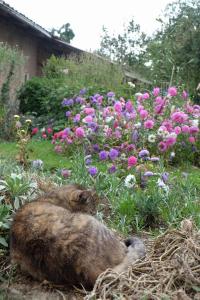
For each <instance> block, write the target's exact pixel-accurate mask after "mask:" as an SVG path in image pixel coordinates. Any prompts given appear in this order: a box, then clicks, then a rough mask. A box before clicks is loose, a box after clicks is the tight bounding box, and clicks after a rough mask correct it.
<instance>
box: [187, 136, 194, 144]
mask: <svg viewBox="0 0 200 300" xmlns="http://www.w3.org/2000/svg"><path fill="white" fill-rule="evenodd" d="M188 141H189V142H190V143H191V144H194V143H195V142H196V140H195V138H194V137H193V136H190V137H189V138H188Z"/></svg>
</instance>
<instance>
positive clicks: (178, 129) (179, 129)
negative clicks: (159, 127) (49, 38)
mask: <svg viewBox="0 0 200 300" xmlns="http://www.w3.org/2000/svg"><path fill="white" fill-rule="evenodd" d="M174 132H175V133H176V134H179V133H181V127H180V126H176V127H175V128H174Z"/></svg>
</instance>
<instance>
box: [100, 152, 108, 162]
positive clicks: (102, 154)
mask: <svg viewBox="0 0 200 300" xmlns="http://www.w3.org/2000/svg"><path fill="white" fill-rule="evenodd" d="M107 158H108V152H107V151H105V150H103V151H100V153H99V159H100V160H106V159H107Z"/></svg>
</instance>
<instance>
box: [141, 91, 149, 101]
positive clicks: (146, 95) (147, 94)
mask: <svg viewBox="0 0 200 300" xmlns="http://www.w3.org/2000/svg"><path fill="white" fill-rule="evenodd" d="M149 98H150V96H149V93H144V94H143V95H142V99H143V100H147V99H149Z"/></svg>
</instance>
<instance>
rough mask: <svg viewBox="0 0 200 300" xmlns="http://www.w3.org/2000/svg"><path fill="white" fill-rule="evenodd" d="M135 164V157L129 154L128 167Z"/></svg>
mask: <svg viewBox="0 0 200 300" xmlns="http://www.w3.org/2000/svg"><path fill="white" fill-rule="evenodd" d="M136 164H137V158H136V157H135V156H130V157H129V158H128V169H130V168H131V167H133V166H135V165H136Z"/></svg>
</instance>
